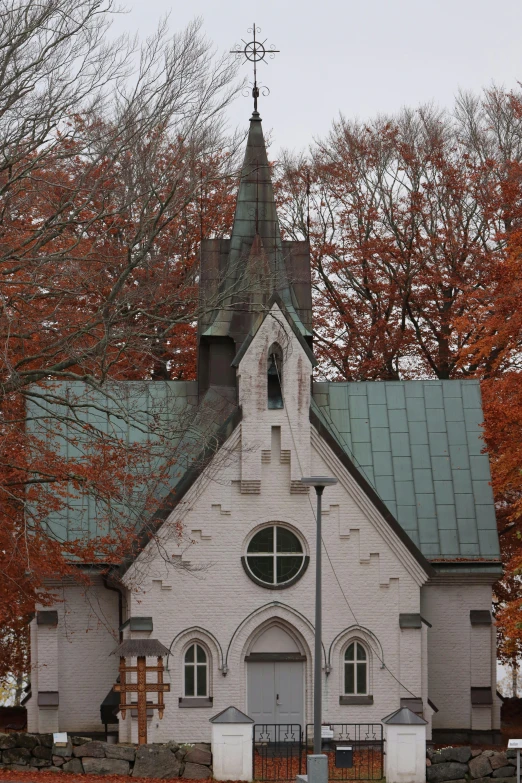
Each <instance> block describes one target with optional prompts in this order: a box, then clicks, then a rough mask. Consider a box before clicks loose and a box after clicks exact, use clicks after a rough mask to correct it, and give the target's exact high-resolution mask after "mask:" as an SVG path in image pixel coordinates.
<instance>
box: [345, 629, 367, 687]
mask: <svg viewBox="0 0 522 783" xmlns="http://www.w3.org/2000/svg"><path fill="white" fill-rule="evenodd" d="M344 693H345V695H346V696H365V695H366V694H367V693H368V653H367V652H366V649H365V647H364V646H363V645H362V644H361V643H360V642H352V643H351V644H349V645H348V647H347V648H346V652H345V653H344Z"/></svg>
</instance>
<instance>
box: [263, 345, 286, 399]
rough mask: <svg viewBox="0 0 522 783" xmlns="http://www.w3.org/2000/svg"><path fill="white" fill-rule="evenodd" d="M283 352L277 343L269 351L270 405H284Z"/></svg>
mask: <svg viewBox="0 0 522 783" xmlns="http://www.w3.org/2000/svg"><path fill="white" fill-rule="evenodd" d="M282 384H283V352H282V350H281V348H280V346H279V345H278V344H277V343H274V344H273V345H272V346H271V347H270V350H269V351H268V370H267V395H268V407H269V408H271V409H275V408H282V407H283V389H282Z"/></svg>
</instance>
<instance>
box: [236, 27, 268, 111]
mask: <svg viewBox="0 0 522 783" xmlns="http://www.w3.org/2000/svg"><path fill="white" fill-rule="evenodd" d="M247 32H248V33H252V35H253V40H252V41H248V43H247V41H244V40H243V38H242V39H241V40H242V42H243V43H244V47H243V48H242V49H241V48H240V46H236V48H235V49H231V50H230V53H231V54H235V55H237V56H238V57H241V56H243V57H244V58H245V59H246V60H248V61H249V62H251V63H254V82H253V83H252V82H251V84H252V98H253V99H254V111H257V99H258V98H259V88H260V87H261V89H262V91H263V95H269V94H270V90H269V89H268V87H265V86H264V85H262V84H261V83H259V84H258V83H257V64H258V63H264V64H265V65H268V63H267V61H266V56H267V54H268V56H269V57H270V59H271V60H273V59H274V57H275V56H276V54H277V53H278V52H279V49H274V47H273V46H270V47H269V48H268V49H267V48H266V46H265V44H266V41H267V39H266V38H265V40H264V41H258V40H257V38H256V33H260V32H261V28H260V27H256V24H255V22H254V24H253V25H252V27H249V28H248V30H247ZM246 94H247V95H248V92H247V93H246Z"/></svg>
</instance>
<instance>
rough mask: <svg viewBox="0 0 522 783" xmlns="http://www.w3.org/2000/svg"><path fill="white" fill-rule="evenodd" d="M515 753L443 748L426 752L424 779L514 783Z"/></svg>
mask: <svg viewBox="0 0 522 783" xmlns="http://www.w3.org/2000/svg"><path fill="white" fill-rule="evenodd" d="M516 754H517V752H516V750H506V751H501V752H496V751H494V750H479V749H478V748H473V750H472V749H471V748H469V747H458V748H444V749H443V750H439V751H432V750H428V752H427V755H428V758H427V759H426V780H427V781H428V783H445V781H458V783H466V781H469V780H470V779H471V781H474V783H516V763H517V761H516Z"/></svg>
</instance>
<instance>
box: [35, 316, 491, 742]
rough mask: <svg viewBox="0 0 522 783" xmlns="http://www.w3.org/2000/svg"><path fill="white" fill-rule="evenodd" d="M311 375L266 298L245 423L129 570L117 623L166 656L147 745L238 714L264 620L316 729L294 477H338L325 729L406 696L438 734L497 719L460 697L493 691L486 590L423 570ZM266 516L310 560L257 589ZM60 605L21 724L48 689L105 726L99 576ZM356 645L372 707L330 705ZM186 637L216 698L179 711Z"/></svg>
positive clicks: (108, 597) (244, 386)
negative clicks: (163, 686)
mask: <svg viewBox="0 0 522 783" xmlns="http://www.w3.org/2000/svg"><path fill="white" fill-rule="evenodd" d="M274 342H277V343H279V344H280V345H281V348H282V350H283V356H284V361H283V391H284V402H285V407H284V409H280V410H268V409H267V404H266V362H267V352H268V349H269V347H270V346H271V345H272V344H273V343H274ZM311 371H312V367H311V364H310V360H309V358H308V356H307V354H306V352H305V351H304V350H303V348H302V346H301V344H300V343H299V341H298V340H297V339H296V337H295V335H294V334H293V332H292V330H291V329H290V327H289V325H288V323H287V321H286V319H285V317H284V316H283V315H282V313H281V311H280V310H279V308H278V307H277V305H274V307H273V309H272V313H271V314H270V315H269V316H268V317H267V318H266V319H265V321H264V322H263V324H262V325H261V327H260V328H259V330H258V332H257V334H256V336H255V338H254V340H253V341H252V343H251V344H250V346H249V348H248V350H247V351H246V353H245V355H244V356H243V358H242V360H241V362H240V365H239V368H238V378H239V402H240V404H241V406H242V422H241V424H240V425H239V426H238V428H237V429H236V430H235V432H234V433H233V435H232V436H231V437H230V439H229V440H228V442H227V443H226V444H225V445H224V447H223V448H222V449H221V450H220V451H219V452H218V454H217V455H216V457H215V458H214V461H213V463H212V464H211V465H210V466H209V468H208V469H207V470H206V471H205V473H204V474H203V475H202V476H200V478H199V479H198V480H197V481H196V482H195V484H194V485H193V486H192V488H191V489H190V490H189V492H188V493H187V495H185V496H184V498H183V499H182V501H181V502H180V503H179V504H178V506H177V507H176V509H175V510H174V511H173V512H172V514H171V516H170V517H169V519H168V520H167V522H166V523H165V524H164V526H163V528H162V530H161V532H160V534H159V543H160V544H161V546H158V542H157V541H151V543H150V544H149V545H148V547H147V548H146V549H145V551H144V552H143V553H142V555H140V557H139V558H138V560H137V562H136V563H135V564H134V565H133V566H131V568H130V569H129V570H128V571H127V573H126V575H125V579H124V581H125V584H126V586H127V588H128V607H127V608H126V616H128V617H135V616H139V617H151V618H152V619H153V625H154V630H153V632H152V633H151V634H150V635H151V636H152V637H154V638H157V639H159V641H160V642H162V643H163V644H164V645H165V646H166V647H168V648H170V650H171V654H170V656H169V658H168V661H167V662H166V663H167V666H168V671H167V673H166V677H165V680H166V681H167V682H170V687H171V691H170V693H169V694H166V696H165V703H166V710H165V717H164V719H163V720H162V721H159V720H158V718H157V714H156V713H155V714H154V717H153V718H152V720H150V721H149V741H167V740H169V739H175V740H176V741H178V742H182V741H197V740H209V739H210V724H209V718H210V717H212V716H213V715H215V714H216V713H218V712H219V711H220V710H222V709H225V708H226V707H228V706H229V705H234V706H236V707H238V708H239V709H240V710H243V711H246V710H247V697H248V694H247V666H248V665H249V664H247V663H245V657H246V656H247V655H248V654H249V653H250V651H251V650H252V647H253V645H254V643H255V641H256V639H257V638H258V637H259V634H260V632H261V631H262V630H263V629H266V628H269V627H270V626H272V625H277V626H278V627H281V628H284V629H285V630H286V631H287V632H288V633H289V634H290V635H291V636H292V638H293V639H294V640H295V643H296V645H297V648H298V649H299V650H300V652H301V653H302V655H304V656H305V658H306V662H305V663H304V679H305V682H304V716H305V717H304V721H305V723H310V722H311V720H312V666H313V652H312V651H313V620H314V588H315V585H314V568H315V558H314V535H315V516H314V513H315V496H314V495H313V494H310V495H308V494H305V493H302V492H301V493H299V492H297V491H296V489H297V483H296V482H298V480H299V479H300V477H301V476H303V475H333V476H336V477H337V478H338V480H339V483H338V484H337V485H336V486H334V487H332V488H328V489H326V490H325V494H324V502H323V515H324V516H323V531H324V532H323V543H324V547H325V551H323V644H324V655H325V660H324V664H325V667H324V670H325V673H324V705H323V708H324V719H325V721H331V722H337V723H355V722H364V723H367V722H376V723H377V722H380V720H381V718H383V716H385V715H387V714H389V713H391V712H392V711H393V710H395V709H397V707H398V706H400V699H401V698H413V697H417V698H421V699H422V702H423V708H424V715H425V717H426V719H427V720H429V721H431V715H432V709H431V707H430V706H429V705H428V698H429V699H430V700H431V701H432V702H433V703H434V704H435V705H436V706H437V707H438V708H439V712H438V713H436V714H435V715H433V725H434V726H440V727H445V728H446V727H447V728H459V727H467V728H475V727H479V728H492V727H495V726H497V725H498V716H497V712H498V709H497V706H498V705H494V707H493V708H492V707H489V708H487V707H480V708H473V710H472V708H471V703H470V688H471V687H473V686H474V685H476V686H478V687H488V686H493V691H494V690H495V687H494V684H495V680H494V637H493V635H492V633H491V627H489V628H487V627H486V628H484V627H473V628H472V627H471V625H470V619H469V612H470V610H471V609H490V607H491V587H490V586H489V585H487V584H480V585H479V584H474V583H473V581H472V580H471V581H470V583H469V584H468V583H461V584H457V585H456V586H455V585H452V584H450V583H449V581H448V584H439V583H434V584H433V585H432V584H430V577H429V574H428V573H427V572H426V570H425V568H424V566H423V565H422V563H421V562H419V560H417V559H416V557H415V556H414V554H412V552H411V551H410V550H409V549H408V547H406V546H405V544H404V543H403V542H402V541H401V540H400V538H399V537H398V536H397V535H396V533H395V532H394V530H393V529H392V528H391V527H390V525H389V523H388V522H387V521H386V520H385V519H384V518H383V516H382V515H381V514H380V513H379V511H378V510H377V509H376V507H375V506H374V505H373V504H372V502H371V501H370V500H369V498H368V497H367V495H366V494H365V493H364V491H363V490H362V489H361V487H360V486H359V484H358V483H357V482H356V480H355V479H354V478H353V476H352V475H350V473H349V472H348V471H347V469H346V468H345V467H344V466H343V464H342V463H341V462H340V461H339V459H338V458H337V457H336V456H335V454H334V453H333V452H332V450H331V449H330V448H329V446H328V445H327V444H326V442H325V441H324V440H323V439H322V438H321V436H320V435H319V434H318V432H317V431H316V430H314V428H313V427H312V425H311V424H310V419H309V410H310V387H311V383H310V381H311ZM179 522H181V523H182V526H183V530H184V534H183V537H182V539H180V538H179V537H178V533H177V530H178V523H179ZM275 522H277V523H280V524H282V525H283V526H287V527H288V528H290V529H292V530H294V531H295V532H296V534H297V535H298V536H299V537H300V538H301V540H302V541H303V544H304V548H305V552H306V554H307V555H309V557H310V561H309V566H308V568H307V570H306V572H305V573H304V575H303V576H302V577H301V578H300V579H299V580H298V581H297V582H296V583H295V584H293V585H291V586H290V587H288V588H286V589H280V590H272V589H267V588H264V587H261V586H260V585H258V584H255V583H254V581H252V580H251V579H250V578H249V576H248V575H247V573H246V572H245V570H244V568H243V566H242V562H241V558H242V556H244V555H245V552H246V546H247V543H248V540H249V537H250V536H251V535H252V534H253V532H254V531H256V530H257V529H258V528H260V527H262V526H263V525H267V524H269V523H275ZM184 566H186V567H184ZM64 597H65V602H64V603H62V604H57V606H56V608H57V609H58V612H59V622H58V628H57V629H54V630H52V629H47V628H46V629H42V627H41V626H39V627H37V626H36V625H35V624H34V626H33V628H32V650H33V698H32V700H31V701H30V703H29V724H30V725H29V730H31V731H43V730H44V728H42V727H43V726H44V725H49V717H48V715H49V714H50V713H51V711H50V710H43V709H40V710H39V709H38V708H37V707H36V693H37V691H38V690H54V689H55V687H56V689H58V690H59V694H60V706H59V709H58V710H57V711H56V710H55V711H54V713H55V719H56V723H57V724H58V725H56V728H58V726H59V728H60V729H61V730H68V731H81V730H84V731H85V730H90V731H95V730H100V729H101V728H102V727H101V724H100V719H99V706H100V703H101V701H102V700H103V698H104V697H105V696H106V694H107V692H108V690H109V689H110V687H111V685H112V684H113V683H114V682H115V678H116V675H117V663H118V660H117V659H115V658H110V657H109V652H110V651H111V649H112V648H114V646H115V645H116V644H117V627H118V597H117V595H116V594H115V593H114V592H109V591H108V590H106V588H105V587H104V586H103V584H102V582H101V580H98V581H96V583H95V585H94V587H93V588H92V589H91V590H90V591H89V595H88V596H85V595H84V594H83V591H82V589H81V588H78V587H68V588H67V589H66V591H65V594H64ZM94 603H95V604H96V606H94V605H93V604H94ZM401 614H410V615H412V614H413V615H418V614H422V616H423V617H424V618H425V619H426V620H427V621H428V622H429V623H431V626H432V627H431V628H429V629H428V628H427V626H426V625H425V624H424V623H422V624H421V627H420V628H402V629H401V627H400V625H399V616H400V615H401ZM100 615H101V616H103V618H104V622H100V621H99V619H98V618H99V616H100ZM87 628H88V629H89V630H88V632H86V629H87ZM51 631H52V632H51ZM53 634H54V635H53ZM134 635H137V634H136V633H135V632H134V633H133V636H134ZM51 637H52V638H51ZM354 639H358V640H360V641H361V642H362V643H363V644H364V645H365V648H366V649H367V651H368V656H369V686H370V687H369V693H370V694H371V696H373V703H368V704H358V705H353V704H352V705H346V704H340V696H341V695H342V694H343V655H344V651H345V649H346V647H347V644H348V643H349V641H350V640H354ZM195 640H197V641H199V643H200V644H201V645H202V646H203V647H204V648H205V649H206V650H207V652H208V655H209V659H210V695H211V696H212V699H213V703H212V705H211V706H206V707H186V708H185V707H180V705H179V699H180V697H182V696H183V678H182V672H183V668H182V662H183V655H184V652H185V650H186V648H187V645H188V644H189V643H190V642H193V641H195ZM56 651H57V652H56ZM44 682H45V685H46V687H45V688H43V686H42V684H43V683H44ZM35 683H36V686H35ZM51 686H52V687H51ZM135 724H136V721H135V720H133V719H129V718H127V720H126V721H120V738H121V739H122V740H131V739H132V740H134V739H135ZM428 728H429V729H430V728H431V727H428ZM133 729H134V731H133Z"/></svg>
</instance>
